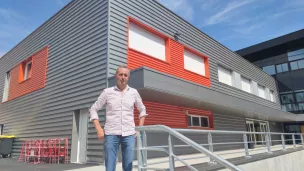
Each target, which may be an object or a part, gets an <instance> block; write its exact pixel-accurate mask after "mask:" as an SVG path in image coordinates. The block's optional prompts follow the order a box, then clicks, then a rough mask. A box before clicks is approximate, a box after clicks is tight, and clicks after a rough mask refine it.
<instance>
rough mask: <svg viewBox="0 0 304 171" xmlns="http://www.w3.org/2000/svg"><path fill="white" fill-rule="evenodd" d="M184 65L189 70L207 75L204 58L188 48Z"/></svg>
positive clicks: (185, 52)
mask: <svg viewBox="0 0 304 171" xmlns="http://www.w3.org/2000/svg"><path fill="white" fill-rule="evenodd" d="M184 67H185V69H187V70H189V71H192V72H195V73H197V74H200V75H203V76H205V61H204V59H203V58H201V57H199V56H197V55H195V54H194V53H191V52H189V51H187V50H185V51H184Z"/></svg>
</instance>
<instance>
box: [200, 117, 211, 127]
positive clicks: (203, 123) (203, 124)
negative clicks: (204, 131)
mask: <svg viewBox="0 0 304 171" xmlns="http://www.w3.org/2000/svg"><path fill="white" fill-rule="evenodd" d="M201 127H209V123H208V118H205V117H201Z"/></svg>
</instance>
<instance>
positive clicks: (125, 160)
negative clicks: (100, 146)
mask: <svg viewBox="0 0 304 171" xmlns="http://www.w3.org/2000/svg"><path fill="white" fill-rule="evenodd" d="M119 145H121V152H122V168H123V171H132V167H133V159H134V146H135V135H130V136H126V137H123V136H121V135H105V142H104V152H105V156H104V157H105V166H106V171H115V169H116V159H117V151H118V147H119Z"/></svg>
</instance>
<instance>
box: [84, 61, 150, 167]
mask: <svg viewBox="0 0 304 171" xmlns="http://www.w3.org/2000/svg"><path fill="white" fill-rule="evenodd" d="M115 77H116V86H114V87H110V88H106V89H104V90H103V91H102V93H101V94H100V96H99V97H98V99H97V101H96V102H95V103H94V104H93V105H92V107H91V109H90V117H91V120H93V123H94V126H95V128H96V130H97V135H98V138H99V139H100V140H103V139H104V140H105V142H104V154H105V156H104V157H105V166H106V171H115V169H116V158H117V151H118V147H119V145H121V151H122V167H123V170H124V171H131V170H132V167H133V166H132V162H133V159H134V146H135V138H136V137H137V132H136V131H135V123H134V104H135V105H136V107H137V109H138V110H139V112H140V114H139V126H143V125H144V122H145V117H146V116H147V114H146V107H145V106H144V104H143V102H142V99H141V97H140V95H139V93H138V92H137V90H136V89H134V88H131V87H129V86H128V80H129V77H130V70H129V69H128V68H127V67H123V66H121V67H118V69H117V70H116V74H115ZM105 104H106V122H105V126H104V130H103V129H102V127H101V126H100V124H99V120H98V115H97V112H98V110H100V109H101V108H102V107H103V106H104V105H105Z"/></svg>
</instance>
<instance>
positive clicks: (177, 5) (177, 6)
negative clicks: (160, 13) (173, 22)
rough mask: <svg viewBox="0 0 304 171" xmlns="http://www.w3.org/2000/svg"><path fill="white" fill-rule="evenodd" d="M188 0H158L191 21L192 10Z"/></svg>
mask: <svg viewBox="0 0 304 171" xmlns="http://www.w3.org/2000/svg"><path fill="white" fill-rule="evenodd" d="M189 2H190V1H188V0H160V3H162V4H163V5H164V6H166V7H167V8H169V9H170V10H172V11H173V12H175V13H177V14H179V15H180V16H182V17H183V18H184V19H186V20H188V21H191V20H192V19H193V15H194V11H193V7H192V5H191V4H190V3H189Z"/></svg>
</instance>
